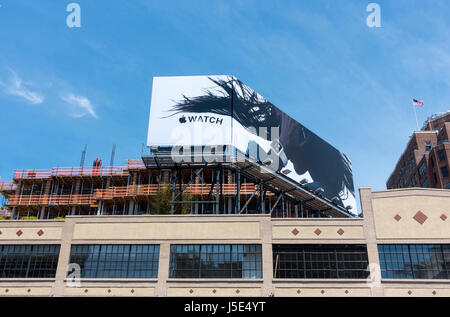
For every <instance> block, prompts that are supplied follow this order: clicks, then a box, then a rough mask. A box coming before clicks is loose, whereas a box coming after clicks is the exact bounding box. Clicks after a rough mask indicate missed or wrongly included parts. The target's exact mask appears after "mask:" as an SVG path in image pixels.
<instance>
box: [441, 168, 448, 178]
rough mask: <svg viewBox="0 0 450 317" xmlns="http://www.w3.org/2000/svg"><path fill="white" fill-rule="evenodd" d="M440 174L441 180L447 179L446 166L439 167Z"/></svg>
mask: <svg viewBox="0 0 450 317" xmlns="http://www.w3.org/2000/svg"><path fill="white" fill-rule="evenodd" d="M441 173H442V177H443V178H446V177H448V168H447V166H443V167H441Z"/></svg>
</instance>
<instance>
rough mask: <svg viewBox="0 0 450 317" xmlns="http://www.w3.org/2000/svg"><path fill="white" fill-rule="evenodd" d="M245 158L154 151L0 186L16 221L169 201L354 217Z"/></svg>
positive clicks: (124, 210)
mask: <svg viewBox="0 0 450 317" xmlns="http://www.w3.org/2000/svg"><path fill="white" fill-rule="evenodd" d="M241 157H244V158H245V159H243V160H237V159H236V156H233V155H231V156H230V155H225V156H223V157H222V160H219V161H217V160H216V161H215V160H211V158H208V157H204V156H202V157H201V158H198V157H195V155H194V156H193V157H191V159H190V160H189V162H188V163H184V162H183V160H180V157H176V155H175V156H174V155H173V154H172V153H168V152H167V151H155V153H152V154H150V155H148V156H143V157H142V159H140V160H129V161H128V165H127V166H118V167H68V168H52V169H43V170H35V169H33V170H23V169H22V170H15V171H14V178H13V181H11V182H0V193H1V194H2V195H3V196H4V198H3V199H4V202H3V210H6V211H7V214H8V215H9V216H10V217H11V219H20V218H22V217H36V218H37V219H52V218H56V217H65V216H67V215H142V214H154V213H156V212H157V211H156V210H155V207H154V206H155V202H156V201H157V200H158V199H167V200H168V203H167V206H166V207H167V208H166V210H164V211H163V212H164V213H167V214H177V213H183V214H270V215H272V217H283V218H289V217H292V218H309V217H352V216H353V215H352V214H351V213H349V212H348V211H347V210H346V209H345V208H343V207H341V206H339V205H337V204H334V203H333V202H332V201H331V200H329V199H327V198H326V197H323V196H321V195H320V194H317V193H314V192H313V191H311V190H309V189H308V188H307V187H305V186H303V185H301V184H298V183H296V182H294V181H293V180H292V179H290V178H288V177H286V176H285V175H283V174H282V173H277V172H274V171H271V170H270V169H268V168H267V167H265V166H264V165H263V164H262V163H261V162H258V161H255V160H251V159H249V158H248V157H245V156H241ZM216 158H217V156H216ZM161 193H167V195H169V197H163V198H161V197H162V196H161ZM159 212H161V211H159Z"/></svg>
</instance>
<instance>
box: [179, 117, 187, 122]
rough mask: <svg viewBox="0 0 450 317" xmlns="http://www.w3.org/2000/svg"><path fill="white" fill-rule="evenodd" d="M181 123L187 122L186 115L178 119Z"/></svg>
mask: <svg viewBox="0 0 450 317" xmlns="http://www.w3.org/2000/svg"><path fill="white" fill-rule="evenodd" d="M178 120H179V121H180V123H186V117H185V116H182V117H181V118H180V119H178Z"/></svg>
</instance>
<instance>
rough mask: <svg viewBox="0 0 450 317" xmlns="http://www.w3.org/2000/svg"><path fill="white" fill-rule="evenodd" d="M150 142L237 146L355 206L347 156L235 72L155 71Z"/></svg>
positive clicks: (176, 144)
mask: <svg viewBox="0 0 450 317" xmlns="http://www.w3.org/2000/svg"><path fill="white" fill-rule="evenodd" d="M147 145H148V146H152V147H154V146H169V147H172V146H180V147H183V146H184V147H189V148H190V147H191V146H217V145H223V146H233V147H235V148H236V149H238V150H239V151H241V152H243V153H246V154H248V155H250V156H252V157H255V158H256V159H258V160H259V161H261V162H270V163H269V164H267V166H269V167H270V168H271V169H273V170H274V171H276V172H280V173H283V174H284V175H286V176H287V177H289V178H291V179H292V180H294V181H296V182H302V183H305V180H307V181H308V184H307V185H306V186H307V187H309V188H311V189H317V188H319V187H321V188H323V189H324V192H323V194H322V195H324V196H326V197H328V198H329V199H333V198H334V199H337V201H338V204H339V205H341V206H344V207H346V206H351V207H352V208H353V210H356V200H355V192H354V185H353V175H352V166H351V162H350V160H349V158H348V157H347V156H346V155H345V154H343V153H342V152H340V151H339V150H337V149H336V148H334V147H333V146H331V145H330V144H328V143H327V142H326V141H324V140H323V139H321V138H320V137H319V136H317V135H316V134H314V133H313V132H311V131H310V130H309V129H307V128H306V127H304V126H303V125H301V124H300V123H298V122H297V121H295V120H294V119H292V118H291V117H290V116H288V115H287V114H285V113H284V112H283V111H281V110H280V109H278V108H277V107H275V106H274V105H273V104H271V103H270V102H269V101H267V100H266V99H265V98H263V97H262V96H261V95H259V94H258V93H257V92H255V91H254V90H253V89H251V88H250V87H248V86H247V85H245V84H243V83H242V82H241V81H239V80H238V79H237V78H235V77H233V76H189V77H155V78H154V79H153V89H152V101H151V108H150V120H149V130H148V138H147Z"/></svg>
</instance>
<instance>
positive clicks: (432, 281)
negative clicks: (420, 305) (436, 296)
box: [381, 278, 450, 285]
mask: <svg viewBox="0 0 450 317" xmlns="http://www.w3.org/2000/svg"><path fill="white" fill-rule="evenodd" d="M381 283H383V284H426V285H428V284H450V279H447V280H443V279H403V278H402V279H395V278H389V279H387V278H386V279H385V278H383V279H381Z"/></svg>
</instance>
